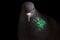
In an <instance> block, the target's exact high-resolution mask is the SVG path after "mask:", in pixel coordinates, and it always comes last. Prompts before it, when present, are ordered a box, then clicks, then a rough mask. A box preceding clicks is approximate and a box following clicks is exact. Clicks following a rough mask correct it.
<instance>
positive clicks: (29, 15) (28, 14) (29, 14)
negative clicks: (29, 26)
mask: <svg viewBox="0 0 60 40" xmlns="http://www.w3.org/2000/svg"><path fill="white" fill-rule="evenodd" d="M26 15H27V16H28V21H29V22H30V17H31V13H27V14H26Z"/></svg>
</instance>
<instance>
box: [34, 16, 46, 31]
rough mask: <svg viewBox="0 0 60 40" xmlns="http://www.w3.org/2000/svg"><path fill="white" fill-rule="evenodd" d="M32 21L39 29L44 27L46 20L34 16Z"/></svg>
mask: <svg viewBox="0 0 60 40" xmlns="http://www.w3.org/2000/svg"><path fill="white" fill-rule="evenodd" d="M33 22H34V23H35V25H36V26H37V27H36V30H38V31H39V30H41V29H44V28H45V25H46V21H45V20H44V19H43V18H39V17H36V18H35V19H33Z"/></svg>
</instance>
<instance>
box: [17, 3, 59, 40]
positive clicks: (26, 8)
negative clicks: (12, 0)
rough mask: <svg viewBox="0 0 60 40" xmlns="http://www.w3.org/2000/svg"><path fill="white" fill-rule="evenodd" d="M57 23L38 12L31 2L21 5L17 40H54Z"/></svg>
mask: <svg viewBox="0 0 60 40" xmlns="http://www.w3.org/2000/svg"><path fill="white" fill-rule="evenodd" d="M57 27H59V23H58V22H56V21H55V20H54V19H53V18H51V17H49V16H47V15H45V14H42V13H41V12H39V11H38V10H37V9H36V8H35V6H34V4H33V3H32V2H25V3H23V4H22V8H21V14H20V17H19V23H18V38H19V40H55V39H58V38H57V31H58V30H57V29H58V28H57Z"/></svg>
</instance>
